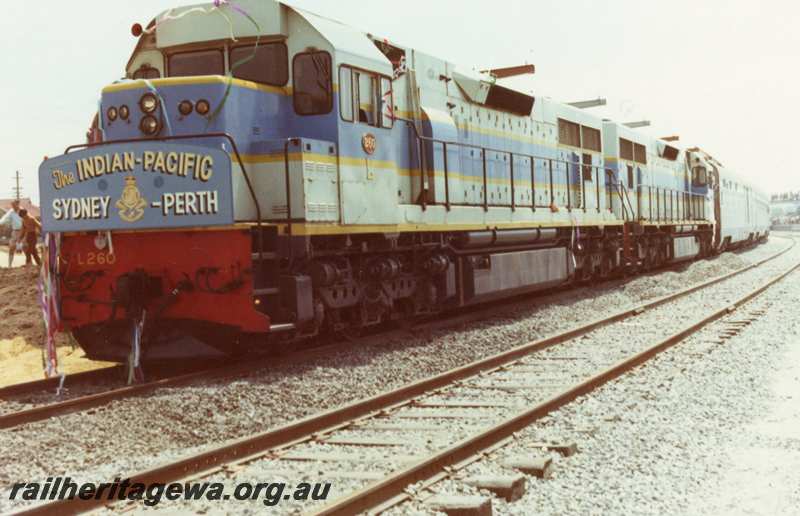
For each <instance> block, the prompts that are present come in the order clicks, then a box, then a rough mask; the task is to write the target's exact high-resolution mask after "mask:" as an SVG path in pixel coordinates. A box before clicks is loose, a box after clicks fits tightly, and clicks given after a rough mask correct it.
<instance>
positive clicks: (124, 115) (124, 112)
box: [119, 104, 131, 120]
mask: <svg viewBox="0 0 800 516" xmlns="http://www.w3.org/2000/svg"><path fill="white" fill-rule="evenodd" d="M130 114H131V111H130V109H128V106H126V105H125V104H123V105H121V106H120V107H119V117H120V118H121V119H123V120H127V119H128V116H130Z"/></svg>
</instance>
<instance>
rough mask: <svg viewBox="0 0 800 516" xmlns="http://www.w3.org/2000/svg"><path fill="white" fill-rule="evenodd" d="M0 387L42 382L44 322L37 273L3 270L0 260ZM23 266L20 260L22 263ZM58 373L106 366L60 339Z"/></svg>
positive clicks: (4, 263)
mask: <svg viewBox="0 0 800 516" xmlns="http://www.w3.org/2000/svg"><path fill="white" fill-rule="evenodd" d="M0 258H3V259H4V261H3V262H2V263H0V266H1V267H2V268H0V387H3V386H6V385H12V384H15V383H20V382H26V381H30V380H39V379H41V378H44V369H43V367H42V363H43V356H44V355H43V345H44V321H43V319H42V310H41V308H40V307H39V292H38V288H37V285H38V282H39V280H38V269H37V268H35V267H15V268H13V269H7V268H6V264H7V262H6V261H5V260H7V259H8V258H6V256H0ZM23 263H24V260H23ZM57 344H58V348H57V349H58V370H59V372H63V373H76V372H80V371H86V370H89V369H97V368H100V367H105V366H107V365H110V364H108V363H106V362H95V361H91V360H88V359H86V358H84V356H83V351H82V350H81V349H80V348H78V347H74V348H73V346H72V345H71V344H70V342H69V339H68V338H67V337H66V336H65V335H60V336H59V338H58V339H57Z"/></svg>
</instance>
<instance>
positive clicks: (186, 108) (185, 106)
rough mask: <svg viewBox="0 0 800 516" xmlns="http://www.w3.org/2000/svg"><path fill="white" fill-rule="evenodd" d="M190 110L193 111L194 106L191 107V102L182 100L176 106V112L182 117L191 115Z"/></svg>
mask: <svg viewBox="0 0 800 516" xmlns="http://www.w3.org/2000/svg"><path fill="white" fill-rule="evenodd" d="M192 109H194V106H192V101H190V100H182V101H181V103H180V104H178V111H179V112H180V114H182V115H183V116H188V115H189V114H191V112H192Z"/></svg>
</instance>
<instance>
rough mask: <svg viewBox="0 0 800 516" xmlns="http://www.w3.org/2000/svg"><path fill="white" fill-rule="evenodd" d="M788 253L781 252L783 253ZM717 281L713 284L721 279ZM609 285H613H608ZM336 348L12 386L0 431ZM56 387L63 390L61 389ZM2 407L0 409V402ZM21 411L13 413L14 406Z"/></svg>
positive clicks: (467, 317)
mask: <svg viewBox="0 0 800 516" xmlns="http://www.w3.org/2000/svg"><path fill="white" fill-rule="evenodd" d="M786 250H788V249H785V250H783V251H782V252H785V251H786ZM782 252H778V253H776V254H774V255H772V256H770V257H767V258H765V259H763V260H760V261H758V262H756V263H754V264H751V265H750V266H748V267H745V268H743V269H739V270H738V271H734V272H733V273H732V274H731V275H735V274H736V273H740V272H745V271H747V270H749V269H750V268H753V267H757V266H759V265H761V264H763V263H766V262H768V261H770V260H772V259H774V258H776V257H778V256H780V255H781V254H782ZM682 265H684V264H680V265H675V264H672V265H667V266H664V267H662V268H661V269H660V270H658V271H653V272H649V273H647V275H657V274H659V273H661V272H664V271H668V270H674V269H675V268H676V267H679V266H682ZM726 277H728V276H727V275H726V276H722V277H720V278H719V280H723V279H725V278H726ZM611 281H614V280H611ZM557 293H558V291H557V290H553V291H552V292H550V291H547V292H543V293H541V294H540V298H539V299H540V301H541V302H543V303H546V302H547V299H548V297H552V296H553V295H554V294H557ZM520 299H526V298H525V297H524V296H522V297H514V298H510V299H506V300H500V301H497V302H495V303H491V304H488V305H483V306H478V307H471V308H469V309H467V310H464V311H461V312H457V313H454V314H451V315H448V316H447V317H445V318H443V319H429V320H421V321H418V322H417V323H415V324H413V325H408V326H406V327H404V328H403V329H400V330H396V332H398V333H403V332H407V331H409V330H410V331H414V332H416V331H423V330H437V329H438V330H441V329H446V328H448V327H456V326H458V325H460V324H466V323H474V322H476V321H480V320H484V319H490V318H492V317H493V316H495V314H496V312H497V310H498V309H502V308H503V307H507V306H513V305H514V304H515V303H518V302H519V300H520ZM391 335H392V331H386V330H385V329H384V330H383V331H381V332H378V333H371V334H369V335H366V336H364V337H360V338H358V339H354V340H353V341H352V342H351V343H350V344H351V345H353V346H369V345H370V344H371V343H372V342H373V341H380V340H381V339H385V338H387V337H391ZM338 345H340V343H338V342H335V343H332V344H326V345H322V346H320V345H314V346H311V347H307V348H303V349H300V350H299V351H298V350H295V351H293V352H291V353H283V354H281V353H278V354H270V355H268V356H265V357H261V358H258V359H257V360H255V361H252V360H251V361H248V362H245V363H240V362H233V363H230V364H225V365H222V366H215V367H205V368H198V367H194V368H190V369H184V370H183V371H181V372H179V373H178V372H176V371H175V370H169V369H165V370H156V371H152V370H150V371H148V372H149V373H151V374H152V376H153V377H154V378H155V379H153V380H151V381H148V382H146V383H142V384H136V385H124V384H123V383H122V381H121V380H120V379H121V378H122V376H123V370H122V367H121V366H116V367H109V368H104V369H100V370H96V371H87V372H83V373H77V374H73V375H67V376H66V377H62V378H49V379H45V380H38V381H33V382H27V383H22V384H17V385H11V386H8V387H5V388H0V429H9V428H14V427H16V426H19V425H23V424H28V423H34V422H37V421H44V420H47V419H51V418H55V417H58V416H62V415H66V414H70V413H74V412H80V411H84V410H89V409H93V408H97V407H101V406H103V405H106V404H108V403H111V402H112V401H117V400H123V399H125V398H130V397H135V396H143V395H147V394H150V393H152V392H154V391H156V390H158V389H162V388H168V387H180V386H186V385H191V384H195V383H199V382H203V381H213V380H219V379H222V378H235V377H241V376H245V375H247V374H249V373H253V372H257V371H259V370H260V369H263V368H264V367H268V366H270V365H274V364H275V363H276V362H275V361H276V360H279V361H280V362H289V361H296V362H298V363H299V362H303V361H305V360H307V359H311V358H313V357H315V356H320V355H324V354H325V353H329V352H334V351H335V349H336V346H338ZM62 387H64V388H63V389H62ZM3 401H5V402H6V405H8V406H5V407H4V406H3V404H2V402H3ZM20 405H22V406H24V407H25V408H23V409H18V406H20Z"/></svg>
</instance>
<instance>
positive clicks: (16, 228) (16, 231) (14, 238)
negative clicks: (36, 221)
mask: <svg viewBox="0 0 800 516" xmlns="http://www.w3.org/2000/svg"><path fill="white" fill-rule="evenodd" d="M18 211H19V201H12V202H11V209H10V210H8V211H7V212H6V214H5V215H3V218H1V219H0V226H2V225H3V224H11V241H10V242H8V267H9V268H11V263H12V262H13V261H14V254H15V253H16V252H17V244H18V243H19V242H21V241H22V240H21V237H22V217H20V216H19V213H17V212H18Z"/></svg>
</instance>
